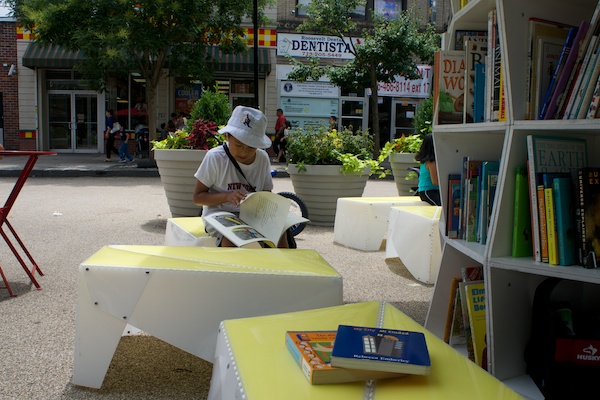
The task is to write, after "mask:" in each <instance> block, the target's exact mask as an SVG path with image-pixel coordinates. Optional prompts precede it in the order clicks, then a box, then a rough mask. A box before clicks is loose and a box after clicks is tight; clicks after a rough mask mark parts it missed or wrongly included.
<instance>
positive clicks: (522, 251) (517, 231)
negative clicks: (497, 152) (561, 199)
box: [512, 167, 533, 257]
mask: <svg viewBox="0 0 600 400" xmlns="http://www.w3.org/2000/svg"><path fill="white" fill-rule="evenodd" d="M532 253H533V247H532V246H531V215H530V212H529V186H528V183H527V169H526V168H523V167H517V168H516V170H515V200H514V214H513V236H512V256H513V257H525V256H531V255H532Z"/></svg>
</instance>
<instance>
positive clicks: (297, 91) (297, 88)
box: [279, 81, 339, 99]
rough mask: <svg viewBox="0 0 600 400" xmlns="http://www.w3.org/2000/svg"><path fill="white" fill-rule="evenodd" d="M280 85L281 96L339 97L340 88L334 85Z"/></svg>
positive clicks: (288, 83) (284, 83) (321, 83)
mask: <svg viewBox="0 0 600 400" xmlns="http://www.w3.org/2000/svg"><path fill="white" fill-rule="evenodd" d="M280 85H281V86H280V89H279V95H280V96H293V97H333V98H336V99H337V98H338V97H339V90H338V87H337V86H335V85H334V84H332V83H326V82H295V81H281V82H280Z"/></svg>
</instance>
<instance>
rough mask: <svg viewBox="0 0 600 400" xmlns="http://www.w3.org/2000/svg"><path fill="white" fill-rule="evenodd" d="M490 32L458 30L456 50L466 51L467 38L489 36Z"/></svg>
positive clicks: (455, 40) (455, 38) (455, 34)
mask: <svg viewBox="0 0 600 400" xmlns="http://www.w3.org/2000/svg"><path fill="white" fill-rule="evenodd" d="M487 34H488V32H487V31H485V30H464V29H457V30H456V31H455V32H454V50H464V49H465V38H466V37H474V36H487Z"/></svg>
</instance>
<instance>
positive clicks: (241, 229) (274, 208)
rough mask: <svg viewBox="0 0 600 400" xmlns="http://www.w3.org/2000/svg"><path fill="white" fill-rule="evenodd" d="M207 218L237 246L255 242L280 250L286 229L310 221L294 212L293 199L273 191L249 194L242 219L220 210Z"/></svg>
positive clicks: (206, 219)
mask: <svg viewBox="0 0 600 400" xmlns="http://www.w3.org/2000/svg"><path fill="white" fill-rule="evenodd" d="M204 219H205V221H206V222H207V223H209V224H211V225H212V226H213V227H214V228H215V229H216V230H217V231H219V232H220V233H221V234H223V236H225V237H226V238H227V239H229V240H230V241H231V242H232V243H233V244H235V245H236V246H237V247H242V246H245V245H248V244H250V243H255V242H264V243H266V244H267V245H268V246H270V247H276V246H277V243H278V242H279V238H280V237H281V235H282V234H283V233H284V232H285V230H286V229H288V228H289V227H291V226H293V225H296V224H299V223H302V222H306V221H308V220H307V219H306V218H304V217H301V216H299V215H296V214H294V213H292V212H290V200H289V199H287V198H285V197H283V196H281V195H279V194H277V193H272V192H254V193H250V194H248V196H246V198H245V199H244V200H243V201H242V202H241V204H240V215H239V217H238V216H236V215H235V214H233V213H230V212H227V211H220V212H215V213H213V214H210V215H206V216H204Z"/></svg>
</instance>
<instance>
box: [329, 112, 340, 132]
mask: <svg viewBox="0 0 600 400" xmlns="http://www.w3.org/2000/svg"><path fill="white" fill-rule="evenodd" d="M337 128H338V122H337V117H336V116H335V115H332V116H331V117H329V130H333V129H337Z"/></svg>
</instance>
